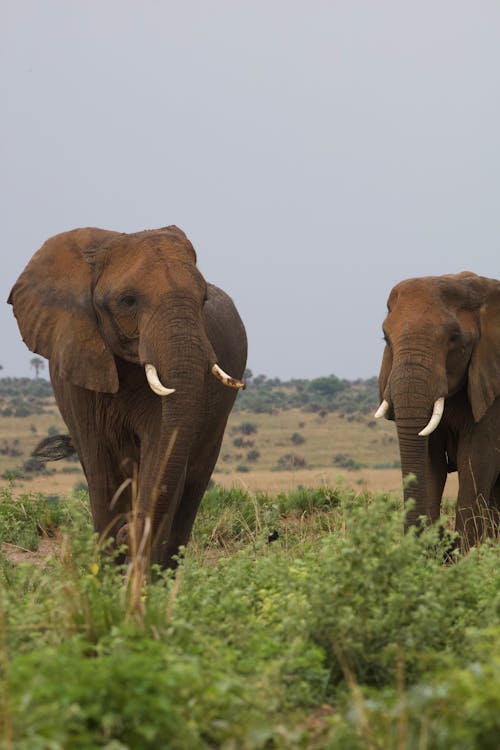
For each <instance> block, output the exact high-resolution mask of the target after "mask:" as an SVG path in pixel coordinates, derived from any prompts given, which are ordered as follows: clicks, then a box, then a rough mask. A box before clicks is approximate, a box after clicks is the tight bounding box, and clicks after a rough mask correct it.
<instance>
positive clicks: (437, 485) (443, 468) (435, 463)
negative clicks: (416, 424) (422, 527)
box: [426, 431, 448, 523]
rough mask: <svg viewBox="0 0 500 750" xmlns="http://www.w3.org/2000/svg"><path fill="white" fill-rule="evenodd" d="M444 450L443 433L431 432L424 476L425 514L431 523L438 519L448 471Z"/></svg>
mask: <svg viewBox="0 0 500 750" xmlns="http://www.w3.org/2000/svg"><path fill="white" fill-rule="evenodd" d="M445 450H446V440H445V435H444V433H443V432H441V431H439V432H436V433H434V434H432V435H431V436H430V438H429V471H428V473H427V477H426V480H427V481H426V486H427V501H426V515H427V517H428V518H429V520H430V521H431V523H436V521H439V516H440V514H441V500H442V497H443V490H444V485H445V483H446V475H447V473H448V466H447V463H446V452H445Z"/></svg>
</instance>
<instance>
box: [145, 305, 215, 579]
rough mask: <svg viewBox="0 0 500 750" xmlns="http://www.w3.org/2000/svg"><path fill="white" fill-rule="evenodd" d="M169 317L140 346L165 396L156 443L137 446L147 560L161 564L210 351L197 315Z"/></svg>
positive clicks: (196, 424)
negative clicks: (148, 521)
mask: <svg viewBox="0 0 500 750" xmlns="http://www.w3.org/2000/svg"><path fill="white" fill-rule="evenodd" d="M170 307H171V308H172V309H174V310H176V315H175V317H173V316H172V315H170V314H168V313H167V314H163V315H162V319H161V320H159V319H158V318H156V319H155V321H154V322H155V326H154V329H153V330H152V331H151V333H150V336H149V337H147V336H145V337H144V339H143V341H141V360H142V361H143V362H148V363H152V364H153V365H154V367H155V369H156V370H157V373H158V376H159V379H160V381H161V382H162V383H165V384H167V385H168V389H169V391H171V392H170V393H168V394H167V395H155V398H159V399H161V404H160V405H161V416H160V425H159V429H158V431H157V432H156V433H155V442H154V443H151V442H150V438H149V437H147V436H146V437H145V442H144V445H143V446H141V472H140V476H139V490H138V505H139V511H140V515H141V516H142V517H146V516H149V517H150V518H151V529H152V532H151V533H152V539H151V559H152V562H157V563H159V564H161V565H166V564H168V563H169V560H168V559H167V556H168V553H167V548H168V539H169V534H170V531H171V527H172V523H173V519H174V516H175V513H176V511H177V508H178V505H179V502H180V500H181V497H182V494H183V491H184V482H185V477H186V470H187V466H188V462H189V457H190V453H191V448H192V445H193V441H194V439H195V437H196V435H197V433H198V431H199V429H200V425H201V423H202V420H203V417H204V414H203V409H204V401H203V397H202V396H203V390H204V386H205V380H206V378H207V377H208V373H209V370H210V367H211V366H212V364H213V363H212V362H211V347H210V345H209V343H208V340H207V339H206V336H205V335H204V331H203V328H202V326H201V325H200V322H199V319H198V317H197V315H196V312H195V311H194V310H193V311H192V314H190V315H187V314H186V311H184V317H183V319H182V322H181V321H180V320H179V318H178V307H179V306H178V305H176V306H174V305H172V306H170Z"/></svg>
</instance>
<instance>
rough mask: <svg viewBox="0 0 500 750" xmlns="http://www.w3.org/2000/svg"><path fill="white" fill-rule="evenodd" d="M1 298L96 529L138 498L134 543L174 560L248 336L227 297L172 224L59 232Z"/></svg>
mask: <svg viewBox="0 0 500 750" xmlns="http://www.w3.org/2000/svg"><path fill="white" fill-rule="evenodd" d="M8 301H9V302H10V303H11V304H12V305H13V307H14V314H15V316H16V318H17V321H18V324H19V328H20V330H21V334H22V336H23V339H24V341H25V343H26V344H27V346H28V347H29V348H30V349H31V350H32V351H34V352H36V353H37V354H40V355H42V356H43V357H47V359H48V360H49V364H50V377H51V380H52V384H53V388H54V393H55V397H56V401H57V405H58V407H59V409H60V411H61V414H62V416H63V419H64V420H65V422H66V424H67V426H68V429H69V432H70V435H71V438H72V441H73V444H74V446H75V448H76V450H77V452H78V455H79V457H80V460H81V463H82V466H83V469H84V471H85V475H86V477H87V481H88V486H89V493H90V503H91V508H92V515H93V520H94V525H95V528H96V530H97V531H98V532H99V533H100V534H102V535H104V536H107V535H111V536H116V534H117V532H118V530H119V529H120V525H121V524H123V518H124V517H125V515H126V514H127V512H128V511H129V509H130V507H131V503H132V501H133V499H135V508H136V510H137V518H138V519H139V521H138V522H137V523H136V524H135V526H134V529H135V530H137V526H139V527H140V529H141V539H145V538H147V536H148V533H147V532H148V530H149V532H150V545H151V546H150V549H151V560H152V561H153V562H157V563H159V564H160V565H162V566H168V565H171V564H172V558H173V556H174V555H175V554H176V553H177V551H178V549H179V546H180V545H184V544H186V543H187V541H188V538H189V536H190V533H191V529H192V526H193V522H194V519H195V516H196V513H197V510H198V506H199V503H200V500H201V498H202V496H203V493H204V491H205V489H206V487H207V484H208V481H209V478H210V475H211V473H212V470H213V468H214V465H215V462H216V460H217V456H218V454H219V450H220V446H221V442H222V437H223V433H224V429H225V426H226V422H227V418H228V415H229V412H230V410H231V408H232V405H233V403H234V400H235V397H236V393H237V389H238V388H242V387H243V385H244V384H243V382H242V381H241V380H240V378H241V377H242V375H243V371H244V369H245V363H246V353H247V341H246V334H245V329H244V326H243V323H242V322H241V319H240V317H239V315H238V312H237V311H236V308H235V307H234V304H233V302H232V301H231V299H230V298H229V297H228V296H227V295H226V294H225V293H224V292H223V291H222V290H221V289H218V288H217V287H216V286H213V285H211V284H207V283H206V282H205V280H204V278H203V276H202V275H201V273H200V271H199V270H198V268H197V265H196V253H195V250H194V248H193V246H192V244H191V242H190V241H189V240H188V238H187V237H186V235H185V234H184V232H182V231H181V230H180V229H178V228H177V227H175V226H170V227H165V228H162V229H156V230H147V231H143V232H137V233H135V234H121V233H118V232H111V231H106V230H102V229H93V228H90V229H89V228H87V229H75V230H73V231H70V232H65V233H63V234H59V235H56V236H55V237H52V238H51V239H49V240H47V242H46V243H45V244H44V245H43V247H42V248H41V249H40V250H38V252H37V253H36V254H35V255H34V256H33V258H32V259H31V261H30V262H29V263H28V265H27V267H26V268H25V270H24V271H23V272H22V274H21V275H20V277H19V279H18V280H17V282H16V284H15V285H14V287H13V289H12V291H11V294H10V297H9V300H8ZM222 368H224V369H222ZM225 370H227V371H229V372H231V376H230V375H227V374H226V372H225ZM232 376H234V377H232ZM133 467H134V468H133ZM124 471H125V472H127V473H128V476H129V478H130V477H132V476H133V477H134V481H133V482H128V484H127V482H126V481H125V482H124V479H126V476H127V473H124ZM119 488H121V490H120V491H119ZM112 499H113V502H112V503H111V501H112ZM126 531H128V532H129V536H130V531H131V526H130V524H129V526H128V527H122V528H121V530H120V533H119V538H121V539H126V538H127V535H126V533H125V532H126Z"/></svg>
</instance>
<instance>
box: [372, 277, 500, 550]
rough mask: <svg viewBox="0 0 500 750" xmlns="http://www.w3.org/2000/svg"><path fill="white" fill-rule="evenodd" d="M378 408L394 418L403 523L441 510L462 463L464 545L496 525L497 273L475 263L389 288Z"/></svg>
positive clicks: (499, 467)
mask: <svg viewBox="0 0 500 750" xmlns="http://www.w3.org/2000/svg"><path fill="white" fill-rule="evenodd" d="M387 307H388V312H387V317H386V319H385V321H384V325H383V330H384V337H385V341H386V346H385V350H384V355H383V359H382V366H381V370H380V376H379V388H380V396H381V399H382V403H381V406H380V407H379V409H378V410H377V416H379V417H380V416H386V417H387V418H389V419H393V420H395V422H396V428H397V433H398V439H399V448H400V455H401V469H402V474H403V477H405V476H408V475H409V474H413V475H415V478H416V482H413V483H411V484H410V485H409V486H407V487H405V490H404V493H405V500H408V499H409V498H410V497H412V498H413V499H414V501H415V507H414V508H413V509H410V510H409V511H408V513H407V516H406V526H407V527H409V526H413V525H415V524H418V523H420V520H419V519H421V517H422V516H426V518H427V519H428V520H429V521H431V522H433V521H436V520H437V519H438V518H439V516H440V509H441V499H442V494H443V488H444V484H445V480H446V474H447V472H451V471H458V480H459V492H458V500H457V507H456V530H457V531H458V532H459V534H460V538H461V545H462V548H463V549H464V550H467V549H468V548H469V547H470V546H471V545H472V544H475V543H476V542H478V541H480V540H481V539H483V538H484V537H485V536H488V535H496V534H497V533H498V523H499V511H500V481H499V474H500V282H499V281H497V280H495V279H488V278H485V277H482V276H476V275H475V274H473V273H465V272H464V273H460V274H456V275H447V276H436V277H423V278H415V279H408V280H406V281H402V282H401V283H399V284H397V285H396V286H395V287H394V288H393V290H392V291H391V294H390V296H389V300H388V303H387Z"/></svg>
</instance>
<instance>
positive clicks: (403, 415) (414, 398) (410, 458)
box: [390, 359, 443, 530]
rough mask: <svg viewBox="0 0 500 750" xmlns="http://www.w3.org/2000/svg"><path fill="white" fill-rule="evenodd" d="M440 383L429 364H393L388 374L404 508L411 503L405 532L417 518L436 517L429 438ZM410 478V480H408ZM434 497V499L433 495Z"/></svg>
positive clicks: (434, 424)
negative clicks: (412, 501)
mask: <svg viewBox="0 0 500 750" xmlns="http://www.w3.org/2000/svg"><path fill="white" fill-rule="evenodd" d="M439 391H441V393H442V392H443V384H442V383H439V384H438V383H436V368H435V365H434V367H432V363H431V362H430V361H422V359H420V360H419V362H418V365H415V364H413V363H411V362H408V361H406V362H405V361H403V362H402V363H401V362H399V363H396V364H395V366H394V367H393V370H392V373H391V385H390V398H391V405H392V408H393V409H394V417H395V421H396V428H397V434H398V441H399V452H400V458H401V472H402V475H403V484H404V500H405V505H406V504H407V502H408V500H409V499H410V498H412V499H413V500H414V506H413V507H412V508H410V509H408V511H407V514H406V518H405V530H407V529H408V528H409V527H411V526H415V525H417V524H418V523H419V518H420V517H421V516H427V518H428V519H429V520H431V521H434V520H436V519H437V518H438V517H439V507H440V502H441V497H440V496H439V497H438V494H437V490H436V487H435V483H434V481H433V480H432V471H433V469H432V466H431V459H430V454H429V435H430V433H431V432H432V431H433V429H435V428H436V427H437V425H438V423H439V418H440V415H438V414H437V412H438V411H439V410H440V408H441V407H442V400H439V402H436V398H437V396H438V395H441V394H440V393H439ZM409 475H412V476H413V477H414V479H411V478H409ZM434 495H435V496H434Z"/></svg>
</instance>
